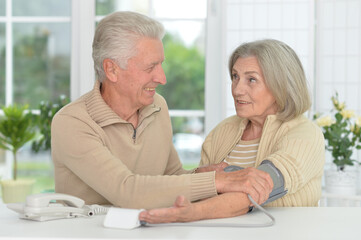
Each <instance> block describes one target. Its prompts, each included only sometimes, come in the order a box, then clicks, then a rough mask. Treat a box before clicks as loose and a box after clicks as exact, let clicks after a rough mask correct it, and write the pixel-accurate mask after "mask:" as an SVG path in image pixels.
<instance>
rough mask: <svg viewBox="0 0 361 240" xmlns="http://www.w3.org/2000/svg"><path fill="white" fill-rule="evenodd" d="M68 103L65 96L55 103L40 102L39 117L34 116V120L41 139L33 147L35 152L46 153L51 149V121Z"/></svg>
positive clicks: (34, 142)
mask: <svg viewBox="0 0 361 240" xmlns="http://www.w3.org/2000/svg"><path fill="white" fill-rule="evenodd" d="M68 102H69V99H68V98H66V96H64V95H61V96H60V97H59V98H58V99H57V101H56V102H55V103H52V102H51V101H42V102H40V104H39V110H40V113H39V115H33V120H34V122H35V124H36V126H37V128H38V129H39V132H40V137H39V138H37V139H36V140H35V141H33V143H32V145H31V149H32V150H33V151H34V152H39V151H41V150H42V151H46V150H49V149H50V148H51V121H52V120H53V117H54V115H55V114H56V113H57V112H58V111H59V110H60V109H61V108H62V107H63V106H64V105H65V104H67V103H68Z"/></svg>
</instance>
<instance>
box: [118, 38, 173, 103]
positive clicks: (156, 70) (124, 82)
mask: <svg viewBox="0 0 361 240" xmlns="http://www.w3.org/2000/svg"><path fill="white" fill-rule="evenodd" d="M163 61H164V50H163V43H162V41H161V40H159V39H154V38H142V39H141V40H139V41H138V44H137V47H136V55H135V56H134V57H132V58H130V59H129V60H128V64H127V69H125V70H124V69H121V70H120V74H119V75H118V83H117V91H118V93H119V94H121V95H122V96H124V97H126V99H127V100H129V101H128V102H127V103H124V104H130V105H131V106H132V108H136V109H139V108H141V107H144V106H147V105H149V104H152V103H153V101H154V94H155V89H156V87H157V86H158V85H159V84H162V85H164V84H165V83H166V82H167V81H166V77H165V74H164V71H163V68H162V63H163Z"/></svg>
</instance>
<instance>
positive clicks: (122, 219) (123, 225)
mask: <svg viewBox="0 0 361 240" xmlns="http://www.w3.org/2000/svg"><path fill="white" fill-rule="evenodd" d="M142 211H144V209H129V208H116V207H111V208H110V209H109V211H108V213H107V215H106V216H105V219H104V227H108V228H120V229H133V228H136V227H139V226H140V222H139V213H140V212H142Z"/></svg>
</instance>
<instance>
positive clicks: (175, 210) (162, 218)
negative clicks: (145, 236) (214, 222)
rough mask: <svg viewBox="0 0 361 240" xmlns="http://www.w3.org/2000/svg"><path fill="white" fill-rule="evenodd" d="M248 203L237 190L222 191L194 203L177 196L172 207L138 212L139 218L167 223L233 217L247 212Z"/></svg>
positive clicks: (151, 221)
mask: <svg viewBox="0 0 361 240" xmlns="http://www.w3.org/2000/svg"><path fill="white" fill-rule="evenodd" d="M250 204H251V203H250V201H249V199H248V198H247V195H246V194H245V193H239V192H234V193H224V194H221V195H218V196H215V197H212V198H208V199H205V200H203V201H199V202H195V203H191V202H190V201H189V200H188V199H186V198H185V197H184V196H178V197H177V199H176V201H175V203H174V206H173V207H170V208H157V209H151V210H147V211H143V212H141V213H140V214H139V220H140V221H145V222H147V223H169V222H192V221H197V220H203V219H214V218H225V217H234V216H239V215H242V214H245V213H247V212H248V210H249V206H250Z"/></svg>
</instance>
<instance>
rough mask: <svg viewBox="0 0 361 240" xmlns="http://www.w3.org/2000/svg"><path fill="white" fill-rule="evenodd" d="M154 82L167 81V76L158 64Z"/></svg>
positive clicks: (162, 83)
mask: <svg viewBox="0 0 361 240" xmlns="http://www.w3.org/2000/svg"><path fill="white" fill-rule="evenodd" d="M154 81H155V82H157V83H159V84H161V85H164V84H166V83H167V78H166V76H165V73H164V70H163V67H162V66H159V67H158V69H157V74H156V76H155V79H154Z"/></svg>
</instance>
